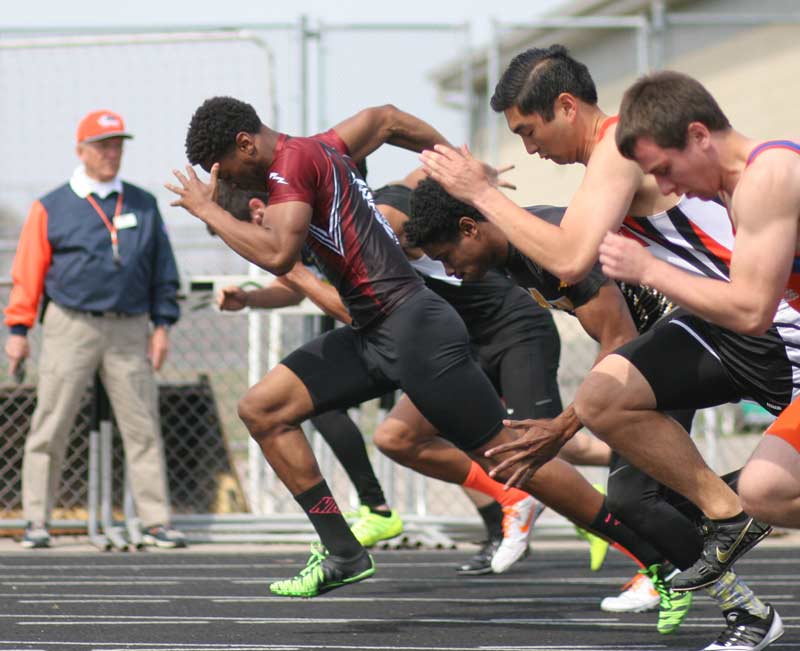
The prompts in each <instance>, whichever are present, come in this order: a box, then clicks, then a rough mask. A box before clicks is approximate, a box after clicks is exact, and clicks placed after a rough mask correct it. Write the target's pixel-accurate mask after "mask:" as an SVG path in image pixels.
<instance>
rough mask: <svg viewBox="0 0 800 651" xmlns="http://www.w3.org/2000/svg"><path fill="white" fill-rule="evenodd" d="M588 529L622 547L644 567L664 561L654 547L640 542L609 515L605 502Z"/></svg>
mask: <svg viewBox="0 0 800 651" xmlns="http://www.w3.org/2000/svg"><path fill="white" fill-rule="evenodd" d="M590 529H592V530H593V531H596V532H597V533H599V534H601V535H602V536H604V537H605V538H608V539H610V540H613V541H614V542H616V543H619V544H620V545H622V546H623V547H624V548H625V549H627V550H628V551H629V552H630V553H631V554H633V555H634V556H635V557H636V558H637V559H639V562H640V563H642V564H643V565H645V566H646V567H649V566H650V565H653V564H654V563H661V562H662V561H663V560H664V556H663V555H662V554H661V553H660V552H659V551H658V550H657V549H656V548H655V547H653V546H652V545H651V544H650V543H647V542H645V541H644V540H642V539H641V538H640V537H639V536H637V535H636V533H634V531H633V530H632V529H630V528H628V526H627V525H626V524H625V523H623V522H620V521H619V520H617V519H616V518H615V517H614V516H613V515H612V514H611V513H609V511H608V509H607V508H606V505H605V502H603V506H601V507H600V511H599V512H598V513H597V516H595V519H594V520H593V521H592V524H591V525H590Z"/></svg>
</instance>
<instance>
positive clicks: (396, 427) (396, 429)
mask: <svg viewBox="0 0 800 651" xmlns="http://www.w3.org/2000/svg"><path fill="white" fill-rule="evenodd" d="M379 427H380V431H381V436H382V437H389V438H391V439H392V440H395V441H399V440H402V441H403V442H404V443H406V444H407V445H409V446H417V445H420V444H423V443H426V442H427V441H430V440H432V439H433V438H435V437H437V436H438V435H439V433H438V432H437V430H436V428H435V427H434V426H433V425H432V424H431V422H430V421H429V420H428V419H427V418H425V416H423V415H422V414H421V413H420V411H419V409H417V408H416V407H415V406H414V403H412V402H411V400H410V399H409V397H408V396H407V395H403V396H401V397H400V399H399V400H398V401H397V404H395V406H394V407H392V410H391V411H390V412H389V414H388V415H387V417H386V419H385V420H384V421H383V422H382V423H381V424H380V426H379Z"/></svg>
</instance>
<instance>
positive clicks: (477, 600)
mask: <svg viewBox="0 0 800 651" xmlns="http://www.w3.org/2000/svg"><path fill="white" fill-rule="evenodd" d="M21 596H23V595H20V594H19V593H18V592H7V593H0V599H3V598H10V599H14V600H15V601H19V599H20V597H21ZM759 596H760V598H761V599H765V600H767V601H770V602H771V601H779V602H780V604H781V605H785V606H798V605H800V601H798V600H797V599H796V595H795V594H778V593H776V594H760V595H759ZM24 597H26V598H27V599H28V600H31V602H34V600H35V601H42V602H45V603H46V601H45V600H46V599H51V600H52V601H53V602H54V603H58V602H66V603H69V602H71V601H76V600H81V599H99V598H100V596H99V595H97V594H96V593H95V594H92V593H77V594H76V593H72V594H70V595H68V596H66V595H64V594H61V593H57V592H43V593H39V594H30V595H24ZM102 599H103V600H104V601H107V600H111V599H121V600H124V599H133V600H144V601H147V602H151V603H152V602H153V601H157V600H170V601H177V600H184V601H211V602H213V603H225V602H231V603H248V602H252V603H271V602H274V603H279V602H286V603H291V600H288V599H287V598H286V597H277V596H268V595H264V596H261V595H252V596H247V595H241V594H240V595H217V594H210V595H185V594H168V595H165V594H153V595H150V594H137V595H136V597H133V598H132V597H131V595H129V594H108V595H104V596H103V597H102ZM596 601H597V598H596V597H488V596H487V597H463V598H458V597H452V598H449V597H389V596H384V595H374V596H369V597H335V596H332V595H325V596H324V597H322V598H321V599H316V600H315V601H314V604H315V605H322V604H336V603H377V602H388V603H415V602H419V603H455V604H478V605H483V604H537V603H565V604H568V603H575V604H581V603H594V602H596ZM697 602H698V603H707V604H710V603H711V598H710V597H707V596H705V595H699V596H698V597H697ZM21 603H27V601H26V602H21Z"/></svg>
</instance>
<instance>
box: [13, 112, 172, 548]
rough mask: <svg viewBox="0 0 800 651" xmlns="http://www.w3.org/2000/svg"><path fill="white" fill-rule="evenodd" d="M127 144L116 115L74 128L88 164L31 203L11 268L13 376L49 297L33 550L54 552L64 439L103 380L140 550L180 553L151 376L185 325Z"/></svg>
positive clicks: (25, 485)
mask: <svg viewBox="0 0 800 651" xmlns="http://www.w3.org/2000/svg"><path fill="white" fill-rule="evenodd" d="M130 137H131V134H130V133H128V132H127V131H126V130H125V122H124V121H123V119H122V117H120V116H119V115H118V114H117V113H114V112H113V111H109V110H100V111H92V112H91V113H89V114H88V115H86V116H85V117H84V118H83V119H82V120H81V121H80V123H79V124H78V131H77V137H76V140H77V144H76V153H77V155H78V158H79V159H80V162H81V164H80V165H79V166H78V167H77V168H76V169H75V170H74V171H73V173H72V176H71V177H70V178H69V180H68V181H67V182H66V183H63V184H62V185H60V186H59V187H57V188H55V189H53V190H51V191H50V192H48V193H47V194H45V195H44V196H42V197H40V198H39V199H37V200H36V201H34V202H33V205H32V206H31V211H30V214H29V215H28V219H27V220H26V222H25V226H24V227H23V229H22V233H21V235H20V239H19V244H18V246H17V252H16V255H15V257H14V265H13V267H12V278H13V281H14V284H13V287H12V290H11V295H10V297H9V301H8V305H7V308H6V325H8V327H9V336H8V339H7V341H6V355H7V356H8V359H9V370H10V372H12V373H14V372H15V371H17V369H19V367H20V365H21V364H22V363H23V361H24V360H25V358H26V357H28V355H29V354H30V347H29V344H28V340H27V334H28V331H29V330H30V329H31V328H33V327H35V325H36V323H37V318H36V317H37V314H38V313H39V311H40V308H39V306H40V304H43V301H42V298H43V297H44V296H47V299H48V301H47V302H46V303H44V307H43V308H42V312H43V317H42V324H43V325H42V335H41V349H40V350H41V352H40V360H42V364H43V365H42V366H41V367H40V369H41V370H45V371H46V372H40V373H39V376H38V385H37V397H38V400H37V406H36V409H35V410H34V413H33V415H32V418H31V429H30V432H29V433H28V437H27V439H26V441H25V454H24V457H23V464H22V466H23V470H22V475H23V478H22V501H23V511H24V513H25V519H26V520H27V521H28V524H27V526H26V528H25V532H24V534H23V537H22V545H23V546H24V547H27V548H38V547H48V546H49V545H50V534H49V532H48V522H49V521H50V520H51V515H52V506H53V502H54V497H55V496H53V495H51V494H50V493H51V489H52V487H54V486H58V485H59V482H60V478H61V474H62V470H63V468H62V466H63V464H64V462H65V456H64V454H65V451H66V449H67V442H68V440H67V436H68V433H69V431H70V429H71V427H72V424H73V423H75V418H76V416H77V412H78V409H79V408H80V404H81V399H82V397H83V393H84V390H85V388H86V386H87V385H88V384H89V383H90V382H91V380H92V378H93V377H94V375H95V373H96V372H99V373H100V375H101V377H102V381H103V385H104V386H105V388H106V391H107V392H108V396H109V399H110V401H111V406H112V408H113V410H114V415H115V417H116V420H117V424H118V425H119V429H120V433H121V434H122V441H123V445H124V449H125V455H126V461H127V464H126V467H127V469H128V471H129V473H128V476H129V477H130V483H131V491H132V493H133V497H134V502H135V504H136V511H137V515H138V517H139V520H140V522H141V524H142V527H143V529H144V531H142V536H141V539H142V542H144V543H145V544H149V545H156V546H159V547H182V546H184V545H185V540H184V538H183V536H182V535H181V533H180V532H179V531H177V530H175V529H173V528H172V526H171V524H170V520H171V516H170V502H169V494H168V486H167V480H166V476H167V475H166V464H165V460H164V454H163V443H162V439H161V427H160V423H159V417H158V389H157V386H156V381H155V376H154V372H155V371H158V370H159V369H160V368H161V365H162V364H163V362H164V360H165V359H166V356H167V352H168V350H169V339H168V334H167V331H168V328H169V327H170V326H171V325H172V324H173V323H175V322H176V321H177V320H178V317H179V316H180V309H179V307H178V303H177V290H178V285H179V279H178V271H177V267H176V265H175V258H174V255H173V253H172V247H171V245H170V242H169V238H168V236H167V232H166V229H165V228H164V222H163V220H162V218H161V213H160V212H159V209H158V204H157V202H156V198H155V197H154V196H153V195H152V194H151V193H150V192H148V191H146V190H145V189H143V188H140V187H138V186H136V185H134V184H132V183H128V182H127V181H123V180H122V179H121V178H120V175H119V171H120V164H121V162H122V149H123V144H124V142H125V139H126V138H130Z"/></svg>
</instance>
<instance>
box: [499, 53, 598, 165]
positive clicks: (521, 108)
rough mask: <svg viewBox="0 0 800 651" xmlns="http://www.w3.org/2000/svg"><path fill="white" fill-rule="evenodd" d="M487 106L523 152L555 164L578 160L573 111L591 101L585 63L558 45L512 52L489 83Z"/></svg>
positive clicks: (591, 105) (591, 86) (591, 83)
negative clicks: (499, 116) (519, 140)
mask: <svg viewBox="0 0 800 651" xmlns="http://www.w3.org/2000/svg"><path fill="white" fill-rule="evenodd" d="M491 105H492V108H493V109H494V110H495V111H496V112H498V113H501V112H502V113H504V114H505V117H506V121H507V122H508V128H509V129H511V131H512V132H513V133H516V134H517V135H518V136H519V137H520V138H522V142H523V144H524V145H525V149H526V151H527V152H528V153H529V154H531V155H532V154H539V156H540V157H541V158H547V159H550V160H552V161H553V162H555V163H559V164H562V165H563V164H568V163H574V162H576V160H577V159H578V158H577V156H578V153H577V143H578V142H579V141H580V140H581V139H582V138H583V137H584V136H585V134H582V133H579V132H578V131H579V129H578V128H577V127H578V125H579V124H580V122H579V120H578V117H579V115H580V114H581V113H582V112H584V111H586V110H587V109H589V110H594V109H595V108H596V106H597V89H596V88H595V85H594V81H593V80H592V76H591V75H590V74H589V70H588V69H587V68H586V66H585V65H584V64H582V63H580V62H579V61H576V60H575V59H573V58H572V57H571V56H570V55H569V53H568V52H567V49H566V48H565V47H564V46H563V45H551V46H550V47H548V48H531V49H529V50H526V51H525V52H522V53H521V54H518V55H517V56H515V57H514V59H513V60H512V61H511V63H510V64H509V65H508V68H506V71H505V72H504V73H503V76H502V77H501V79H500V81H499V82H498V84H497V87H496V88H495V91H494V95H493V96H492V99H491Z"/></svg>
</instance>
